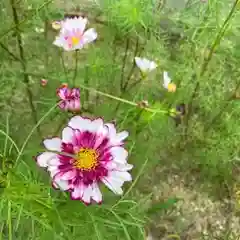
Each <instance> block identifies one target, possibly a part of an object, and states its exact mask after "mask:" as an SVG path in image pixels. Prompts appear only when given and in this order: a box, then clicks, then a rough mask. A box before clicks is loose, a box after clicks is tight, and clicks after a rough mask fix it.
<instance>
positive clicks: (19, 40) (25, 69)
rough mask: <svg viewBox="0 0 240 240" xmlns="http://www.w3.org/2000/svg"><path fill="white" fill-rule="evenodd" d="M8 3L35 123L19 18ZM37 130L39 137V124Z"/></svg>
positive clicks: (35, 114)
mask: <svg viewBox="0 0 240 240" xmlns="http://www.w3.org/2000/svg"><path fill="white" fill-rule="evenodd" d="M10 3H11V8H12V13H13V21H14V24H15V26H16V28H15V32H16V38H17V46H18V49H19V54H20V60H21V61H20V62H21V66H22V70H23V82H24V84H25V86H26V92H27V96H28V102H29V105H30V108H31V111H32V118H33V121H34V123H35V124H36V125H37V123H38V117H37V111H36V109H35V106H34V104H33V94H32V91H31V86H30V81H29V75H28V74H27V73H26V71H27V65H26V60H25V53H24V49H23V42H22V37H21V34H20V29H19V23H20V21H19V18H18V14H17V9H16V6H15V2H14V0H10ZM37 132H38V135H39V136H40V137H41V129H40V126H38V127H37Z"/></svg>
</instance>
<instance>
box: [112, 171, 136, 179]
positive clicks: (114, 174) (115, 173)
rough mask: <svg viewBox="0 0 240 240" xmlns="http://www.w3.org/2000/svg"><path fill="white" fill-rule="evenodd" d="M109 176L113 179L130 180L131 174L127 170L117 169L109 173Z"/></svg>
mask: <svg viewBox="0 0 240 240" xmlns="http://www.w3.org/2000/svg"><path fill="white" fill-rule="evenodd" d="M110 176H111V177H113V178H114V179H121V181H124V182H125V181H127V182H129V181H132V176H131V174H130V173H128V172H119V171H112V172H111V173H110Z"/></svg>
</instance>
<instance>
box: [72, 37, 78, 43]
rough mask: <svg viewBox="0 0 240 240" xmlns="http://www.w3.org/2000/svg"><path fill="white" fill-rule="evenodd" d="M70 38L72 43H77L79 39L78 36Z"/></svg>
mask: <svg viewBox="0 0 240 240" xmlns="http://www.w3.org/2000/svg"><path fill="white" fill-rule="evenodd" d="M71 40H72V44H73V45H77V44H78V43H79V41H80V38H79V37H72V38H71Z"/></svg>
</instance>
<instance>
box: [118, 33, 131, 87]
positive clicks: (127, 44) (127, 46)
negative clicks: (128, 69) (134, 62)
mask: <svg viewBox="0 0 240 240" xmlns="http://www.w3.org/2000/svg"><path fill="white" fill-rule="evenodd" d="M129 43H130V40H129V38H127V42H126V48H125V53H124V58H123V64H122V71H121V81H120V88H121V90H123V85H124V70H125V66H126V62H127V55H128V50H129Z"/></svg>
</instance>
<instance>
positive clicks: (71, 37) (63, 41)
mask: <svg viewBox="0 0 240 240" xmlns="http://www.w3.org/2000/svg"><path fill="white" fill-rule="evenodd" d="M87 22H88V20H87V18H82V17H75V18H66V19H65V20H63V21H61V22H58V24H57V23H56V22H55V23H54V24H55V25H53V27H54V28H55V29H57V27H58V29H59V30H60V33H59V35H58V36H57V37H56V39H55V41H54V42H53V44H54V45H56V46H58V47H62V48H63V49H64V50H65V51H73V50H79V49H82V48H83V47H84V46H85V45H87V44H88V43H90V42H93V41H94V40H95V39H96V38H97V33H96V31H95V29H93V28H90V29H88V30H86V31H85V29H86V25H87Z"/></svg>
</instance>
